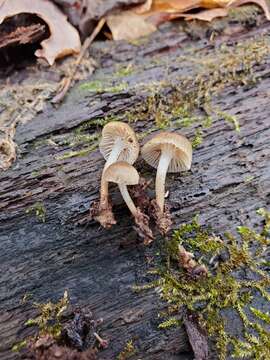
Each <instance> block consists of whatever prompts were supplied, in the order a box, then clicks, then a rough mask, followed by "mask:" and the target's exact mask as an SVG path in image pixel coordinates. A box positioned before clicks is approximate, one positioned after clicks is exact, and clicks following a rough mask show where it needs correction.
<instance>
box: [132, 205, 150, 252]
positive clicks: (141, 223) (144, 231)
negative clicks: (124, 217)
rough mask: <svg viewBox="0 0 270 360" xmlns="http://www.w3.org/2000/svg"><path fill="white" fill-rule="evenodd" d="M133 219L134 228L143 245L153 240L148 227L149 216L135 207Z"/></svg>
mask: <svg viewBox="0 0 270 360" xmlns="http://www.w3.org/2000/svg"><path fill="white" fill-rule="evenodd" d="M134 219H135V224H136V226H135V230H136V231H137V233H138V235H139V236H140V237H141V238H142V239H143V243H144V244H145V245H149V244H151V242H152V241H153V240H154V237H153V233H152V230H151V229H150V227H149V217H148V216H147V215H145V214H144V213H143V212H141V210H140V209H139V208H137V213H136V216H135V217H134Z"/></svg>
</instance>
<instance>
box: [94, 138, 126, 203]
mask: <svg viewBox="0 0 270 360" xmlns="http://www.w3.org/2000/svg"><path fill="white" fill-rule="evenodd" d="M123 145H124V144H123V141H122V140H121V139H120V138H119V139H117V140H116V141H115V143H114V145H113V148H112V151H111V153H110V156H109V157H108V159H107V161H106V164H105V166H104V169H103V171H102V176H101V186H100V205H101V207H103V206H106V205H107V204H108V187H109V186H108V182H107V181H105V180H104V173H105V170H106V169H107V168H108V167H109V166H110V165H111V164H113V163H114V162H116V161H117V160H118V157H119V155H120V154H121V151H122V150H123Z"/></svg>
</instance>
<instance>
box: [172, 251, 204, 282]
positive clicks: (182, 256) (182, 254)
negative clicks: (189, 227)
mask: <svg viewBox="0 0 270 360" xmlns="http://www.w3.org/2000/svg"><path fill="white" fill-rule="evenodd" d="M178 261H179V265H180V266H182V267H183V268H184V269H185V270H186V271H187V272H188V273H189V274H190V275H191V276H192V277H195V278H199V277H201V276H206V275H207V273H208V270H207V268H206V266H205V265H200V264H198V263H197V262H196V261H195V260H194V255H193V254H192V253H191V252H188V251H187V250H186V249H185V248H184V246H182V245H179V247H178Z"/></svg>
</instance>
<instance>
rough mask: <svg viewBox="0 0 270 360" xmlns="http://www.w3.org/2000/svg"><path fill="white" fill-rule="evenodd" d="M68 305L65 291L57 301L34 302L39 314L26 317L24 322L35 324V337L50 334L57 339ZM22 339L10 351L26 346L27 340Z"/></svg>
mask: <svg viewBox="0 0 270 360" xmlns="http://www.w3.org/2000/svg"><path fill="white" fill-rule="evenodd" d="M68 305H69V297H68V293H67V291H65V292H64V295H63V297H62V298H61V299H60V300H59V301H58V302H57V303H53V302H51V301H49V302H48V303H45V304H42V303H34V306H35V307H36V308H37V309H38V310H39V313H40V314H39V315H38V316H37V317H36V318H34V319H28V320H27V321H26V322H25V325H26V326H37V328H38V334H37V335H36V337H37V338H38V337H40V336H45V335H50V336H52V337H53V338H54V339H56V340H57V339H58V338H59V337H60V335H61V332H62V315H63V312H64V311H65V310H66V309H67V307H68ZM29 339H31V337H30V338H27V339H24V340H22V341H20V342H18V343H16V344H14V345H13V347H12V351H14V352H20V351H21V350H22V349H23V348H25V347H26V346H27V342H28V340H29Z"/></svg>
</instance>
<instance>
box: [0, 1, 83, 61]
mask: <svg viewBox="0 0 270 360" xmlns="http://www.w3.org/2000/svg"><path fill="white" fill-rule="evenodd" d="M21 13H30V14H35V15H37V16H38V17H40V18H41V19H43V20H44V21H45V22H46V24H47V25H48V27H49V29H50V33H51V36H50V37H49V38H48V39H45V40H43V41H42V42H41V43H40V45H41V46H42V49H38V50H36V52H35V55H36V56H37V57H42V58H45V59H46V60H47V61H48V63H49V64H50V65H53V63H54V61H55V60H56V59H57V58H61V57H64V56H66V55H69V54H74V53H78V52H79V51H80V48H81V42H80V37H79V34H78V32H77V30H76V29H75V28H74V27H73V26H72V25H71V24H70V23H68V21H67V20H66V16H65V15H63V14H62V13H61V11H60V10H59V9H58V8H57V7H56V6H55V5H53V4H52V3H51V2H49V1H47V0H35V1H32V0H6V1H4V2H3V4H2V5H1V7H0V24H1V23H2V22H3V21H4V20H5V19H6V18H8V17H12V16H15V15H18V14H21Z"/></svg>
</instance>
